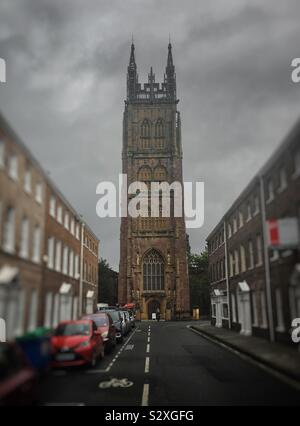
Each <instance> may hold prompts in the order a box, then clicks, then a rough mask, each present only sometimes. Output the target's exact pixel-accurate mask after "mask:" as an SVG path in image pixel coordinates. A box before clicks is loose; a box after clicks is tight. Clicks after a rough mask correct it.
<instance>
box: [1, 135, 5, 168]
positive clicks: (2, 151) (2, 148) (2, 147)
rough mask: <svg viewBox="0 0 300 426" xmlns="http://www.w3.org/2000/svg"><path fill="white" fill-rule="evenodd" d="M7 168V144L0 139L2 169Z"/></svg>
mask: <svg viewBox="0 0 300 426" xmlns="http://www.w3.org/2000/svg"><path fill="white" fill-rule="evenodd" d="M4 167H5V143H4V140H3V139H0V169H3V168H4Z"/></svg>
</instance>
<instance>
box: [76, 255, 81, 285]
mask: <svg viewBox="0 0 300 426" xmlns="http://www.w3.org/2000/svg"><path fill="white" fill-rule="evenodd" d="M79 277H80V274H79V256H78V254H76V256H75V278H76V279H78V278H79Z"/></svg>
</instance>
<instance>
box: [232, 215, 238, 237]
mask: <svg viewBox="0 0 300 426" xmlns="http://www.w3.org/2000/svg"><path fill="white" fill-rule="evenodd" d="M237 230H238V226H237V218H236V217H235V218H234V219H233V233H234V234H236V233H237Z"/></svg>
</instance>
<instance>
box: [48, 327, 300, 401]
mask: <svg viewBox="0 0 300 426" xmlns="http://www.w3.org/2000/svg"><path fill="white" fill-rule="evenodd" d="M191 325H194V326H195V324H192V323H186V322H161V323H156V322H142V323H138V326H137V328H136V329H135V331H134V332H133V333H132V334H131V335H130V336H128V340H126V341H125V342H124V344H123V345H119V346H118V347H117V348H116V350H115V351H114V352H113V353H112V354H110V355H109V356H106V357H105V359H104V360H102V361H100V362H99V364H98V366H97V367H96V369H94V370H89V369H88V368H79V369H78V368H77V369H66V370H57V371H52V372H51V373H49V375H48V377H47V378H46V379H45V380H44V382H43V383H42V385H41V389H40V404H41V405H44V406H47V405H48V406H49V405H50V406H55V405H64V406H67V405H74V406H76V405H77V406H80V405H81V406H85V405H87V406H105V407H107V409H109V407H113V406H123V407H125V406H127V407H129V406H132V407H140V406H145V407H147V406H150V407H155V406H157V407H159V406H173V407H175V406H197V407H199V406H206V405H210V406H216V405H226V406H228V405H229V406H238V405H242V406H245V405H247V406H249V405H250V406H253V405H268V406H278V405H281V406H286V405H293V406H295V405H296V406H299V405H300V391H299V389H296V388H295V387H293V386H292V385H291V384H289V383H287V382H285V381H283V380H280V378H278V377H275V376H274V375H272V374H269V372H267V371H264V370H263V369H261V368H259V367H258V366H256V365H255V364H253V363H250V362H248V361H247V360H244V359H242V358H241V357H239V356H237V355H236V354H235V353H233V352H232V351H230V350H228V349H227V348H225V347H221V346H219V345H216V344H215V343H214V342H211V341H209V340H208V339H207V337H202V336H201V335H199V334H198V333H196V332H195V331H192V330H191V329H190V328H188V326H191ZM198 325H199V324H198Z"/></svg>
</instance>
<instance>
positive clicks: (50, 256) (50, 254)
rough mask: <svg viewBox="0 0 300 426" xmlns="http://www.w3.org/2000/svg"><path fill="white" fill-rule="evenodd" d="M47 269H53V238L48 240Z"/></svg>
mask: <svg viewBox="0 0 300 426" xmlns="http://www.w3.org/2000/svg"><path fill="white" fill-rule="evenodd" d="M48 268H49V269H53V268H54V238H53V237H51V238H49V239H48Z"/></svg>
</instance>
